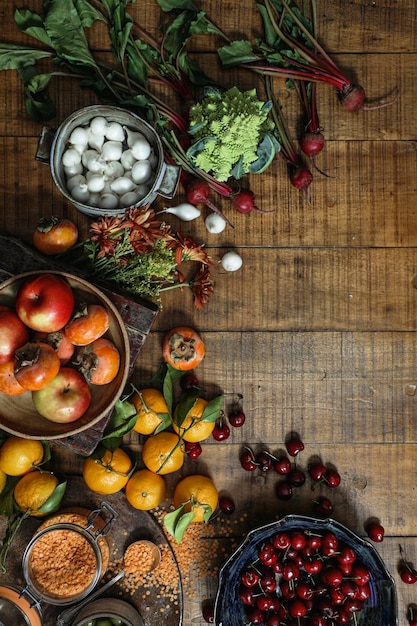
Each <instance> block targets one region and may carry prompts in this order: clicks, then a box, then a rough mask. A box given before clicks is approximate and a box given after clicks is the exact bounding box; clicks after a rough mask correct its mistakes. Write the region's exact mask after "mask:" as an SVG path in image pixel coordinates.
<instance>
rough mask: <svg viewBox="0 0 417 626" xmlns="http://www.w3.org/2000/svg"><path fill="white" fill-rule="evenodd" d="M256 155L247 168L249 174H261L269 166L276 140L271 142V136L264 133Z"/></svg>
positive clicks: (273, 154)
mask: <svg viewBox="0 0 417 626" xmlns="http://www.w3.org/2000/svg"><path fill="white" fill-rule="evenodd" d="M256 154H257V155H258V158H257V159H256V161H253V162H252V163H251V164H250V166H249V171H250V173H251V174H261V173H262V172H264V171H265V170H266V169H267V167H269V166H270V165H271V163H272V161H273V159H274V157H275V154H276V140H273V137H272V135H270V134H269V133H266V134H265V135H264V136H263V138H262V141H261V142H260V144H259V146H258V149H257V151H256Z"/></svg>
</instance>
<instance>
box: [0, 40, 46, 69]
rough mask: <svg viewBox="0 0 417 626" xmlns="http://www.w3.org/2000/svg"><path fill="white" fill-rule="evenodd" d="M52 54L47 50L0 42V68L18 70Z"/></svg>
mask: <svg viewBox="0 0 417 626" xmlns="http://www.w3.org/2000/svg"><path fill="white" fill-rule="evenodd" d="M52 56H53V53H52V52H48V51H47V50H36V48H26V47H22V46H16V45H15V44H11V43H0V70H20V69H23V68H25V67H32V66H34V65H35V64H36V61H38V60H39V59H46V58H47V57H52Z"/></svg>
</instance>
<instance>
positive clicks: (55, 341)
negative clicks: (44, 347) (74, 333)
mask: <svg viewBox="0 0 417 626" xmlns="http://www.w3.org/2000/svg"><path fill="white" fill-rule="evenodd" d="M33 340H34V341H45V342H46V343H49V345H50V346H52V347H53V349H54V350H55V352H56V353H57V355H58V357H59V360H60V361H61V365H66V363H68V361H69V360H70V358H71V357H72V355H73V354H74V351H75V346H74V344H73V343H71V342H70V340H69V339H68V337H67V336H66V334H65V333H64V332H62V331H61V330H57V331H56V332H54V333H35V334H34V335H33Z"/></svg>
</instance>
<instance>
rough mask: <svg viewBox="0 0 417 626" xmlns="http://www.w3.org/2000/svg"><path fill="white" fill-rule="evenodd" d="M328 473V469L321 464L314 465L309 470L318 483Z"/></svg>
mask: <svg viewBox="0 0 417 626" xmlns="http://www.w3.org/2000/svg"><path fill="white" fill-rule="evenodd" d="M326 472H327V467H326V466H325V465H323V463H320V462H317V463H312V464H311V465H310V466H309V468H308V473H309V474H310V476H311V478H312V479H313V480H315V481H317V482H318V481H319V480H323V478H324V476H325V475H326Z"/></svg>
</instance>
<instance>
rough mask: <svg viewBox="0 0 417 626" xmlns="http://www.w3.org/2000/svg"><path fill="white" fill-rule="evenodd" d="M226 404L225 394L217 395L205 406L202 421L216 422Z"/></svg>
mask: <svg viewBox="0 0 417 626" xmlns="http://www.w3.org/2000/svg"><path fill="white" fill-rule="evenodd" d="M223 404H224V396H216V397H215V398H213V399H212V400H210V402H209V403H208V404H207V406H206V407H205V409H204V411H203V414H202V416H201V421H202V422H215V421H216V419H217V418H218V417H219V415H220V411H221V409H222V406H223Z"/></svg>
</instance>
